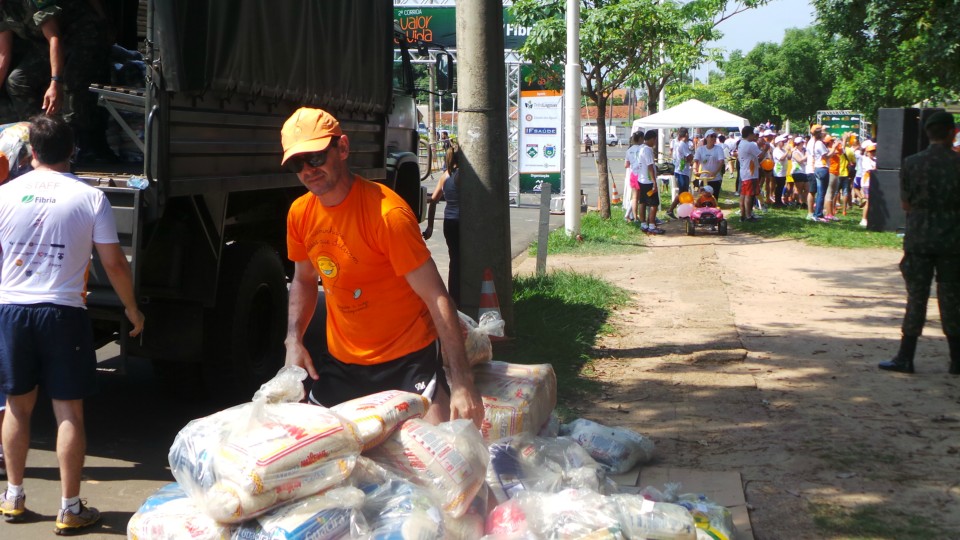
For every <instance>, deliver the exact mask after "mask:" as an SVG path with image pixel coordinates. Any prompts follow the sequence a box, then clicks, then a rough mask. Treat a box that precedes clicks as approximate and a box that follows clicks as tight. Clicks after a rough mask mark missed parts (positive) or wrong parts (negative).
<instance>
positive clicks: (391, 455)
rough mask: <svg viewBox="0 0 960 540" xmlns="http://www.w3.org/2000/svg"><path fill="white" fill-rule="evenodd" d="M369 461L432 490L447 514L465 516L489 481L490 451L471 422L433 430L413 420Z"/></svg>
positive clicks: (452, 423) (449, 424)
mask: <svg viewBox="0 0 960 540" xmlns="http://www.w3.org/2000/svg"><path fill="white" fill-rule="evenodd" d="M366 455H367V457H369V458H371V459H373V460H374V461H376V462H378V463H380V464H381V465H383V466H385V467H387V468H392V469H394V470H396V471H398V472H399V473H400V474H402V475H405V477H407V478H409V479H410V480H411V481H412V482H414V483H416V484H417V485H420V486H423V487H425V488H427V490H428V491H429V492H430V494H431V495H432V496H433V497H434V498H435V499H436V500H437V501H439V502H440V503H441V504H442V508H443V511H444V512H445V513H447V514H449V515H451V516H452V517H460V516H462V515H463V514H464V513H465V512H466V511H467V508H468V507H469V506H470V503H471V502H472V501H473V498H474V496H476V494H477V492H478V491H479V490H480V487H481V486H482V485H483V482H484V475H485V474H486V470H487V460H488V455H487V447H486V445H485V444H484V443H483V439H482V438H481V437H480V432H479V431H478V430H477V428H476V427H475V426H474V425H473V423H472V422H470V421H469V420H453V421H451V422H445V423H443V424H440V425H439V426H433V425H431V424H429V423H428V422H426V421H424V420H420V419H416V418H415V419H412V420H407V421H406V422H404V423H403V425H401V426H400V429H399V430H397V432H396V433H394V434H393V436H392V437H390V438H389V439H387V440H386V441H384V442H383V444H381V445H380V446H378V447H376V448H374V449H373V450H372V451H371V452H368V453H367V454H366Z"/></svg>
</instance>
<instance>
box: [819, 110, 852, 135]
mask: <svg viewBox="0 0 960 540" xmlns="http://www.w3.org/2000/svg"><path fill="white" fill-rule="evenodd" d="M817 117H818V118H817V123H818V124H820V125H822V126H823V131H824V132H825V133H829V134H831V135H833V136H834V137H840V136H842V135H843V134H844V133H856V134H857V135H858V136H860V135H863V133H862V126H863V115H862V114H860V113H856V112H853V111H820V112H818V113H817Z"/></svg>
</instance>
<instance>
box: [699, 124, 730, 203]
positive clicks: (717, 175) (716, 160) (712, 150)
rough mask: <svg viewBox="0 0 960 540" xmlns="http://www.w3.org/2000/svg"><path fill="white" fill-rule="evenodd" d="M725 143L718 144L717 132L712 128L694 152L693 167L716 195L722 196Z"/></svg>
mask: <svg viewBox="0 0 960 540" xmlns="http://www.w3.org/2000/svg"><path fill="white" fill-rule="evenodd" d="M725 159H726V158H725V152H724V150H723V145H721V144H717V132H716V131H714V130H712V129H710V130H707V133H706V134H704V136H703V144H702V145H700V146H699V147H698V148H697V151H696V152H694V154H693V169H694V172H695V174H696V175H697V177H698V178H700V180H701V181H704V180H705V181H706V182H707V185H709V186H710V187H712V188H713V193H714V195H715V196H716V197H718V198H719V197H720V187H721V185H722V184H723V169H724V163H725Z"/></svg>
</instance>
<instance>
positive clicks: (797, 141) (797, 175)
mask: <svg viewBox="0 0 960 540" xmlns="http://www.w3.org/2000/svg"><path fill="white" fill-rule="evenodd" d="M790 157H791V159H793V173H792V174H791V175H790V176H792V177H793V187H794V189H796V190H797V197H796V201H797V204H799V205H800V206H802V207H804V208H807V207H808V201H807V199H808V198H809V193H808V192H807V186H808V184H809V177H808V176H807V172H806V163H807V148H806V141H805V140H804V139H803V137H796V138H794V139H793V152H792V153H791V156H790Z"/></svg>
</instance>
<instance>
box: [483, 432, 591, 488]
mask: <svg viewBox="0 0 960 540" xmlns="http://www.w3.org/2000/svg"><path fill="white" fill-rule="evenodd" d="M489 451H490V463H489V465H488V466H487V485H488V486H489V487H490V490H491V493H492V494H493V496H494V498H495V499H496V501H497V502H498V503H502V502H504V501H506V500H507V499H509V498H511V497H513V496H514V495H515V494H516V493H517V492H519V491H521V490H529V491H539V492H544V493H556V492H558V491H561V490H563V489H568V488H579V489H589V490H592V491H596V492H603V491H604V488H605V482H604V479H605V477H606V474H605V473H604V471H603V468H602V467H601V466H600V464H599V463H597V462H596V460H594V459H593V458H592V457H590V454H588V453H587V451H586V450H584V449H583V447H581V446H580V445H579V444H577V443H576V442H574V441H573V440H572V439H568V438H566V437H559V438H553V439H551V438H546V437H534V436H532V435H530V434H527V433H521V434H519V435H515V436H513V437H507V438H504V439H500V440H498V441H494V442H492V443H490V447H489Z"/></svg>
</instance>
